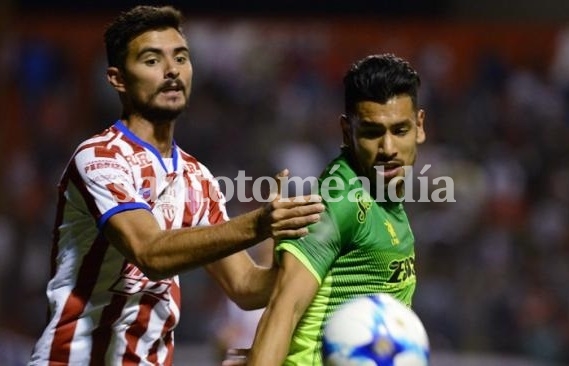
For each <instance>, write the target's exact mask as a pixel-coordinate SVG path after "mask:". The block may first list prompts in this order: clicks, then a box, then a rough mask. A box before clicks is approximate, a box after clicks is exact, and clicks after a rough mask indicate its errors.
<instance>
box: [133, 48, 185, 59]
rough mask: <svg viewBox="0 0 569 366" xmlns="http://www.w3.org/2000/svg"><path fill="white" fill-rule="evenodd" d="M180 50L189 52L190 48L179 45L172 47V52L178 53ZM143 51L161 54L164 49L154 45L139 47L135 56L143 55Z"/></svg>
mask: <svg viewBox="0 0 569 366" xmlns="http://www.w3.org/2000/svg"><path fill="white" fill-rule="evenodd" d="M180 52H185V53H188V54H189V53H190V50H189V49H188V47H186V46H180V47H176V48H174V54H178V53H180ZM145 53H157V54H163V53H164V51H163V50H162V49H161V48H156V47H144V48H143V49H141V50H140V51H139V52H138V54H137V55H136V57H137V58H140V57H141V56H142V55H144V54H145Z"/></svg>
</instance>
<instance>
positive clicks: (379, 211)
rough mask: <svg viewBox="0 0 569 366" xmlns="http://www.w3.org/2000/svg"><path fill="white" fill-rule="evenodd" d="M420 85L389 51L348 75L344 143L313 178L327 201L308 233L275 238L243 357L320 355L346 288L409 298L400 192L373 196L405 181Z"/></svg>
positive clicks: (417, 136) (410, 272) (419, 122)
mask: <svg viewBox="0 0 569 366" xmlns="http://www.w3.org/2000/svg"><path fill="white" fill-rule="evenodd" d="M419 85H420V79H419V76H418V74H417V73H416V72H415V70H414V69H412V68H411V66H410V65H409V63H407V62H406V61H404V60H402V59H400V58H398V57H395V56H393V55H390V54H385V55H371V56H368V57H366V58H364V59H362V60H360V61H358V62H356V63H355V64H354V65H353V66H352V67H351V69H350V70H349V71H348V72H347V74H346V75H345V77H344V87H345V89H344V92H345V114H344V115H342V116H341V117H340V121H341V127H342V132H343V148H342V152H341V154H340V155H339V156H338V157H337V158H336V159H334V160H333V161H331V162H330V164H329V165H328V166H327V167H326V168H325V170H324V172H323V173H322V175H321V177H320V179H319V189H320V194H321V196H322V197H323V199H324V202H325V205H326V211H325V212H324V213H323V214H322V218H321V220H320V221H319V222H318V223H315V224H313V225H310V226H309V231H310V233H309V234H308V235H307V236H304V237H302V238H300V239H297V240H282V241H281V242H280V243H279V244H278V246H277V257H278V259H279V261H280V265H281V266H280V269H279V274H278V277H277V283H276V285H275V288H274V292H273V294H272V295H271V300H270V302H269V305H268V306H267V309H266V311H265V312H264V314H263V316H262V318H261V321H260V323H259V326H258V328H257V332H256V335H255V341H254V342H253V347H252V349H251V352H250V354H249V359H248V361H247V365H249V366H276V365H279V366H280V365H289V366H292V365H302V366H309V365H322V357H321V340H322V333H323V328H324V324H325V322H326V319H327V318H328V317H329V315H330V314H331V313H332V312H333V311H334V310H335V309H336V308H337V307H338V305H340V304H341V303H343V302H345V301H346V300H348V299H350V298H351V297H354V296H357V295H364V294H373V293H382V292H386V293H390V294H391V295H393V296H395V297H396V298H398V299H399V300H401V301H403V302H404V303H406V304H407V305H409V306H410V305H411V300H412V296H413V292H414V289H415V283H416V277H415V269H414V263H415V253H414V237H413V234H412V232H411V229H410V226H409V222H408V220H407V216H406V214H405V211H404V208H403V205H402V202H400V201H399V200H398V199H397V197H395V199H392V200H390V199H389V195H387V194H385V195H383V197H378V196H381V194H382V193H384V191H383V189H384V188H387V187H389V182H391V181H393V182H399V183H402V179H401V178H399V179H395V180H394V178H395V177H398V176H399V177H403V176H404V174H405V169H404V166H411V165H412V164H413V163H414V162H415V158H416V154H417V145H418V144H420V143H422V142H423V141H424V140H425V131H424V129H423V126H424V119H425V112H424V110H422V109H420V108H419V107H418V105H417V92H418V88H419ZM358 177H362V178H367V179H368V181H369V182H371V185H368V186H367V187H366V186H365V185H363V182H364V181H365V179H360V178H358ZM332 181H334V183H330V182H332ZM326 182H328V183H326ZM378 185H379V187H380V188H381V190H380V189H375V188H376V187H377V186H378ZM396 188H397V189H396V190H395V189H394V192H398V195H399V196H398V197H402V194H403V192H402V188H403V186H402V185H400V186H398V187H396ZM378 191H379V194H378ZM392 196H393V195H392ZM383 198H385V200H384V199H383ZM382 201H383V202H382ZM224 364H225V365H231V364H238V362H234V361H231V360H226V362H225V363H224Z"/></svg>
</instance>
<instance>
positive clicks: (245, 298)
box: [226, 288, 266, 311]
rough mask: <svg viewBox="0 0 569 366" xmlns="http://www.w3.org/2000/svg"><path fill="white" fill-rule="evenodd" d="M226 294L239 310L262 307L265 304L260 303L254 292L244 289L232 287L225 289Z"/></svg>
mask: <svg viewBox="0 0 569 366" xmlns="http://www.w3.org/2000/svg"><path fill="white" fill-rule="evenodd" d="M226 293H227V296H228V297H229V298H230V299H231V301H233V302H234V303H235V305H237V306H238V307H239V309H241V310H245V311H249V310H256V309H260V308H262V307H264V306H265V305H266V304H263V303H261V302H260V301H259V300H258V298H257V296H256V294H255V293H251V292H249V291H244V289H239V288H233V289H231V290H229V289H226Z"/></svg>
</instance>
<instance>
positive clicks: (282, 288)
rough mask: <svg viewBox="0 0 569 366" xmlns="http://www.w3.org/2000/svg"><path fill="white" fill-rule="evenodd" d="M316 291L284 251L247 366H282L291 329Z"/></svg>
mask: <svg viewBox="0 0 569 366" xmlns="http://www.w3.org/2000/svg"><path fill="white" fill-rule="evenodd" d="M317 290H318V281H317V280H316V278H315V277H314V275H313V274H312V273H310V271H309V270H308V269H307V268H306V267H305V266H304V264H302V263H301V262H300V261H299V260H298V259H297V258H296V257H295V256H293V255H292V254H290V253H288V252H284V253H283V259H282V265H281V267H280V268H279V273H278V276H277V282H276V286H275V289H274V290H273V293H272V295H271V300H270V301H269V305H268V306H267V309H266V310H265V312H264V314H263V316H262V317H261V321H260V322H259V325H258V327H257V333H256V334H255V340H254V342H253V346H252V348H251V352H250V354H249V357H248V358H249V359H248V361H247V365H248V366H280V365H282V363H283V361H284V359H285V358H286V355H287V353H288V349H289V346H290V341H291V337H292V334H293V332H294V329H295V328H296V325H297V324H298V321H299V320H300V318H301V317H302V315H303V314H304V312H305V311H306V309H307V308H308V305H310V303H311V302H312V299H313V298H314V295H315V294H316V291H317Z"/></svg>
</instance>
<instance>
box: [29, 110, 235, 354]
mask: <svg viewBox="0 0 569 366" xmlns="http://www.w3.org/2000/svg"><path fill="white" fill-rule="evenodd" d="M134 209H145V210H150V211H151V212H152V214H153V215H154V216H155V217H156V220H157V221H158V223H159V225H160V227H161V228H162V229H164V230H167V229H175V228H181V227H187V226H200V225H211V224H215V223H219V222H223V221H226V220H228V217H227V213H226V209H225V199H224V197H223V195H222V193H221V191H220V189H219V185H218V184H217V182H216V181H215V180H214V178H213V176H212V174H211V173H210V172H209V171H208V169H207V168H206V167H205V166H203V165H202V164H201V163H199V162H198V161H197V160H196V159H195V158H194V157H192V156H190V155H188V154H187V153H185V152H183V151H182V150H181V149H180V148H178V147H177V146H176V145H175V144H174V146H173V148H172V157H171V158H169V159H164V158H162V157H161V156H160V154H159V153H158V151H157V150H156V149H155V148H154V147H153V146H151V145H150V144H148V143H146V142H144V141H142V140H140V139H139V138H138V137H137V136H135V135H134V134H133V133H132V132H130V131H129V130H128V129H127V128H126V126H125V125H124V124H122V122H120V121H118V122H116V123H115V124H114V125H113V126H111V127H110V128H108V129H107V130H105V131H104V132H103V133H102V134H99V135H96V136H94V137H92V138H90V139H88V140H86V141H85V142H83V143H82V144H81V145H80V146H79V147H78V148H77V150H76V152H75V154H74V156H73V158H72V159H71V161H70V162H69V165H68V166H67V168H66V170H65V172H64V174H63V177H62V179H61V182H60V185H59V203H58V207H57V216H56V223H55V227H54V238H53V248H52V258H51V259H52V277H51V279H50V281H49V283H48V286H47V297H48V301H49V310H50V318H49V323H48V325H47V327H46V329H45V330H44V332H43V334H42V336H41V338H40V339H39V340H38V342H37V344H36V346H35V348H34V351H33V354H32V357H31V360H30V365H63V364H66V365H67V364H70V365H169V364H171V363H172V359H173V348H174V339H173V329H174V327H175V326H176V324H177V323H178V319H179V315H180V287H179V280H178V276H175V277H172V278H169V279H166V280H161V281H151V280H149V279H148V278H147V277H146V276H145V275H144V274H143V273H142V272H141V271H140V270H139V269H138V268H137V267H136V266H135V265H133V264H132V263H129V262H128V261H126V259H125V258H124V256H122V255H121V253H119V252H118V250H117V249H116V248H115V247H114V246H112V245H110V244H109V242H108V241H107V240H106V239H105V238H104V236H103V235H102V233H101V228H102V227H103V226H104V225H105V223H106V222H107V220H108V219H109V218H110V217H111V216H113V215H115V214H117V213H119V212H122V211H125V210H134Z"/></svg>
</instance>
